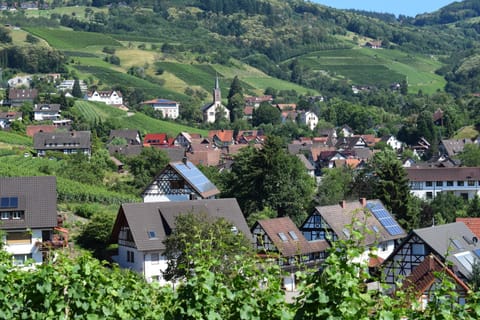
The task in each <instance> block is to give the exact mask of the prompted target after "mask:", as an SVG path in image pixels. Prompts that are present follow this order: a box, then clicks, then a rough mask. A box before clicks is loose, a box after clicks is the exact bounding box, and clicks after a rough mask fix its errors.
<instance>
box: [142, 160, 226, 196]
mask: <svg viewBox="0 0 480 320" xmlns="http://www.w3.org/2000/svg"><path fill="white" fill-rule="evenodd" d="M219 194H220V191H219V190H218V189H217V187H216V186H215V185H214V184H213V183H212V182H211V181H210V180H208V178H207V177H206V176H205V175H204V174H203V173H202V172H201V171H200V170H199V169H198V168H197V167H196V166H195V165H194V164H193V163H191V162H190V161H187V160H186V159H184V160H183V161H177V162H170V163H169V164H168V165H167V166H166V167H165V168H164V169H163V170H162V171H160V173H159V174H158V175H157V176H156V177H155V178H154V179H153V181H152V182H151V183H150V184H149V185H148V186H147V188H145V190H144V191H143V192H142V197H143V202H159V201H184V200H197V199H214V198H215V197H216V196H217V195H219Z"/></svg>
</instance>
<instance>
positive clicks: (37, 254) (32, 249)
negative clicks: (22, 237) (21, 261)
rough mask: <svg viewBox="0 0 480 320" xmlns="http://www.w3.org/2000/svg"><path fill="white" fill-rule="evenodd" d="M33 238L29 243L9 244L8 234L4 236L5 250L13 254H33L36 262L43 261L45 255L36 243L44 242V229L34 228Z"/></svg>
mask: <svg viewBox="0 0 480 320" xmlns="http://www.w3.org/2000/svg"><path fill="white" fill-rule="evenodd" d="M31 233H32V239H31V241H30V243H29V244H10V245H7V244H6V243H7V238H6V236H4V237H3V243H5V250H6V251H7V252H8V253H10V254H12V255H20V254H31V255H32V259H33V260H34V261H35V262H36V263H42V262H43V255H42V252H41V251H40V250H39V248H38V247H37V246H36V245H35V244H36V243H37V242H42V230H39V229H34V230H32V231H31Z"/></svg>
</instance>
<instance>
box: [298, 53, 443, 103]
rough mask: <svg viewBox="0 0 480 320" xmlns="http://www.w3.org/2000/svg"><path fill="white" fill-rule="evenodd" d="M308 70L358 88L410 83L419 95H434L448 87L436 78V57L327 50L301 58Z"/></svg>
mask: <svg viewBox="0 0 480 320" xmlns="http://www.w3.org/2000/svg"><path fill="white" fill-rule="evenodd" d="M298 60H299V61H300V63H301V65H303V66H304V67H305V68H308V69H309V70H314V71H319V72H327V73H328V74H329V75H330V76H332V77H334V78H338V79H348V80H350V81H351V83H352V84H356V85H374V86H375V85H383V86H388V85H390V84H392V83H395V82H400V81H402V80H407V81H408V85H409V88H410V89H411V90H412V91H414V92H416V91H418V90H419V89H422V91H424V92H428V93H433V92H435V91H437V90H438V89H442V88H443V87H444V86H445V79H443V78H442V77H441V76H439V75H437V74H435V73H434V72H435V70H436V69H438V68H440V67H441V66H442V64H441V63H440V62H439V61H438V59H435V58H434V57H433V56H429V57H428V58H427V57H425V56H424V55H418V54H413V53H405V52H401V51H398V50H387V49H369V48H355V49H342V50H325V51H317V52H313V53H309V54H307V55H303V56H301V57H299V58H298Z"/></svg>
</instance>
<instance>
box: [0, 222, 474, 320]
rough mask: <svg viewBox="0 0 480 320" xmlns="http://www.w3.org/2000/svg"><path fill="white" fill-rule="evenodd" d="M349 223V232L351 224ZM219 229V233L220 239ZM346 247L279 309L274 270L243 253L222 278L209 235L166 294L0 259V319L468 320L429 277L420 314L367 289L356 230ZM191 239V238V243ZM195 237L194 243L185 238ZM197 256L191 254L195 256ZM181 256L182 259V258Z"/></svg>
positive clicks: (191, 247) (60, 265)
mask: <svg viewBox="0 0 480 320" xmlns="http://www.w3.org/2000/svg"><path fill="white" fill-rule="evenodd" d="M354 225H355V226H356V227H358V226H359V225H358V224H357V223H356V222H354ZM228 230H229V229H227V231H228ZM352 235H353V237H352V238H351V239H350V240H348V241H340V242H338V243H337V242H334V245H333V247H332V249H331V250H330V251H329V256H328V258H327V259H326V261H325V264H324V266H323V268H322V271H317V272H314V273H304V272H298V273H297V278H299V279H303V280H301V283H302V284H301V287H300V288H301V289H300V296H299V297H298V298H297V299H296V300H295V301H294V302H293V303H287V302H286V300H285V292H284V291H283V290H282V289H281V286H280V282H281V279H280V276H281V272H280V269H279V267H278V266H277V265H275V264H272V263H271V262H268V261H257V260H256V259H255V258H253V257H250V258H249V259H246V257H247V256H246V255H245V254H242V255H240V254H239V255H231V256H230V258H229V259H231V261H229V262H232V263H231V264H230V265H229V272H228V273H223V272H218V270H222V261H221V257H218V250H219V249H222V247H221V246H222V244H221V243H219V242H218V239H214V238H213V237H208V234H207V235H206V237H202V238H197V239H196V240H197V241H195V242H190V243H186V246H185V247H184V248H185V252H186V253H187V254H188V253H189V252H192V254H194V257H195V259H192V260H190V262H191V263H190V264H188V270H187V271H188V272H187V273H186V276H185V278H184V280H182V281H181V282H180V283H178V284H177V285H176V286H175V289H173V288H172V287H170V286H166V287H159V286H158V284H155V283H152V284H147V283H145V282H144V280H143V279H142V278H141V277H140V275H137V274H134V273H132V272H131V271H128V270H120V269H118V268H117V267H115V266H113V267H112V266H110V267H107V265H106V264H104V263H101V262H99V261H98V260H96V259H92V258H91V257H90V256H89V255H88V254H81V255H77V256H75V257H72V256H68V255H67V254H65V253H63V254H62V253H60V254H58V253H57V254H55V255H52V256H51V262H50V263H46V264H43V265H40V266H37V267H35V269H34V270H26V269H22V268H15V267H13V266H12V262H11V258H10V257H9V256H8V255H7V254H6V253H5V252H4V251H0V261H1V263H0V303H1V305H2V308H1V310H0V317H1V318H4V319H6V318H8V319H58V318H62V319H133V318H135V319H232V320H233V319H235V320H236V319H285V320H286V319H352V320H353V319H356V320H359V319H405V318H407V319H477V318H478V317H479V316H480V309H479V308H478V305H477V303H478V302H479V301H480V300H479V298H480V297H479V296H478V294H477V293H473V292H471V293H470V295H469V297H468V302H467V304H465V305H460V304H458V303H457V302H456V298H457V295H456V292H455V290H454V289H455V287H454V284H453V283H451V282H450V281H449V280H448V279H447V278H444V277H442V276H441V275H437V276H438V277H439V283H438V285H437V286H436V291H435V292H436V293H434V294H433V296H432V299H431V300H430V301H429V302H428V304H427V306H426V309H425V310H424V311H422V310H421V308H420V305H419V304H418V303H417V301H416V299H415V298H414V297H413V296H410V295H409V294H407V293H406V292H403V291H402V290H397V291H396V294H395V296H393V297H392V296H389V295H387V294H386V293H382V292H377V291H368V290H367V289H366V286H365V284H366V282H370V281H374V280H376V279H374V278H372V277H371V276H370V275H369V274H368V272H367V271H366V270H367V266H366V265H365V264H363V263H355V262H352V261H353V259H354V258H355V257H358V256H359V255H360V254H361V250H363V249H362V248H363V246H361V245H359V244H360V241H361V237H362V236H361V231H354V232H353V233H352ZM197 236H198V235H197ZM191 237H196V235H191ZM195 252H197V253H198V252H201V254H195ZM190 258H191V257H190Z"/></svg>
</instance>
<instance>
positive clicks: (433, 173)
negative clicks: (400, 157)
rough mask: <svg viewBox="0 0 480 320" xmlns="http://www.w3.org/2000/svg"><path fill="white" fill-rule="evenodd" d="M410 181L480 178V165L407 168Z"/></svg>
mask: <svg viewBox="0 0 480 320" xmlns="http://www.w3.org/2000/svg"><path fill="white" fill-rule="evenodd" d="M405 171H406V172H407V176H408V179H409V180H410V181H455V180H460V181H465V180H480V167H453V168H421V167H410V168H405Z"/></svg>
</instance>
